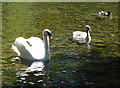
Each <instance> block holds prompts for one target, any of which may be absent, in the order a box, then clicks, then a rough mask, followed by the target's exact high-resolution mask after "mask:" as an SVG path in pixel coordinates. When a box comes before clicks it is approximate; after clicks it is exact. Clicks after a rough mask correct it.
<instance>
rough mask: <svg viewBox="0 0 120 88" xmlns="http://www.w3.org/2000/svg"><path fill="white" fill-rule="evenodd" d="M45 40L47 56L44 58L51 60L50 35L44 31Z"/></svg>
mask: <svg viewBox="0 0 120 88" xmlns="http://www.w3.org/2000/svg"><path fill="white" fill-rule="evenodd" d="M43 40H44V46H45V58H44V59H46V60H49V57H50V49H49V36H47V35H46V34H44V33H43Z"/></svg>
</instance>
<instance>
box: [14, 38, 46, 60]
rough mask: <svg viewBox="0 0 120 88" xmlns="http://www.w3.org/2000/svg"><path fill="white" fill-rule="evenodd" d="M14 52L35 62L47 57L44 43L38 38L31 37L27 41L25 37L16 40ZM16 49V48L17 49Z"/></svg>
mask: <svg viewBox="0 0 120 88" xmlns="http://www.w3.org/2000/svg"><path fill="white" fill-rule="evenodd" d="M14 44H15V46H13V48H12V49H13V50H14V51H15V52H16V53H18V52H19V53H18V56H20V57H21V58H25V59H29V60H33V59H39V60H40V59H41V60H42V59H43V58H44V56H45V48H44V43H43V41H42V40H41V39H40V38H38V37H31V38H29V39H25V38H23V37H18V38H16V40H15V42H14ZM15 47H16V48H15Z"/></svg>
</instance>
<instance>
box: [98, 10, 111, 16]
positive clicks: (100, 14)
mask: <svg viewBox="0 0 120 88" xmlns="http://www.w3.org/2000/svg"><path fill="white" fill-rule="evenodd" d="M111 14H112V13H111V12H110V11H108V12H104V11H100V12H99V16H108V17H110V16H111Z"/></svg>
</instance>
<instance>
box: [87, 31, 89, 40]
mask: <svg viewBox="0 0 120 88" xmlns="http://www.w3.org/2000/svg"><path fill="white" fill-rule="evenodd" d="M87 38H90V32H89V30H87Z"/></svg>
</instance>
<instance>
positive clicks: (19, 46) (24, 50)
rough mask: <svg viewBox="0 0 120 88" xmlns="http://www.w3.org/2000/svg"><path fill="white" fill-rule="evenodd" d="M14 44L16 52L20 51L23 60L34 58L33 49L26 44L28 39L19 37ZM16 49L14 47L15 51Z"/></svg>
mask: <svg viewBox="0 0 120 88" xmlns="http://www.w3.org/2000/svg"><path fill="white" fill-rule="evenodd" d="M14 44H15V47H16V50H17V51H19V56H20V57H21V58H25V59H32V58H33V57H32V55H31V53H30V48H31V47H30V46H29V45H28V43H27V42H26V39H24V38H23V37H18V38H16V40H15V42H14ZM15 47H14V50H15Z"/></svg>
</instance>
